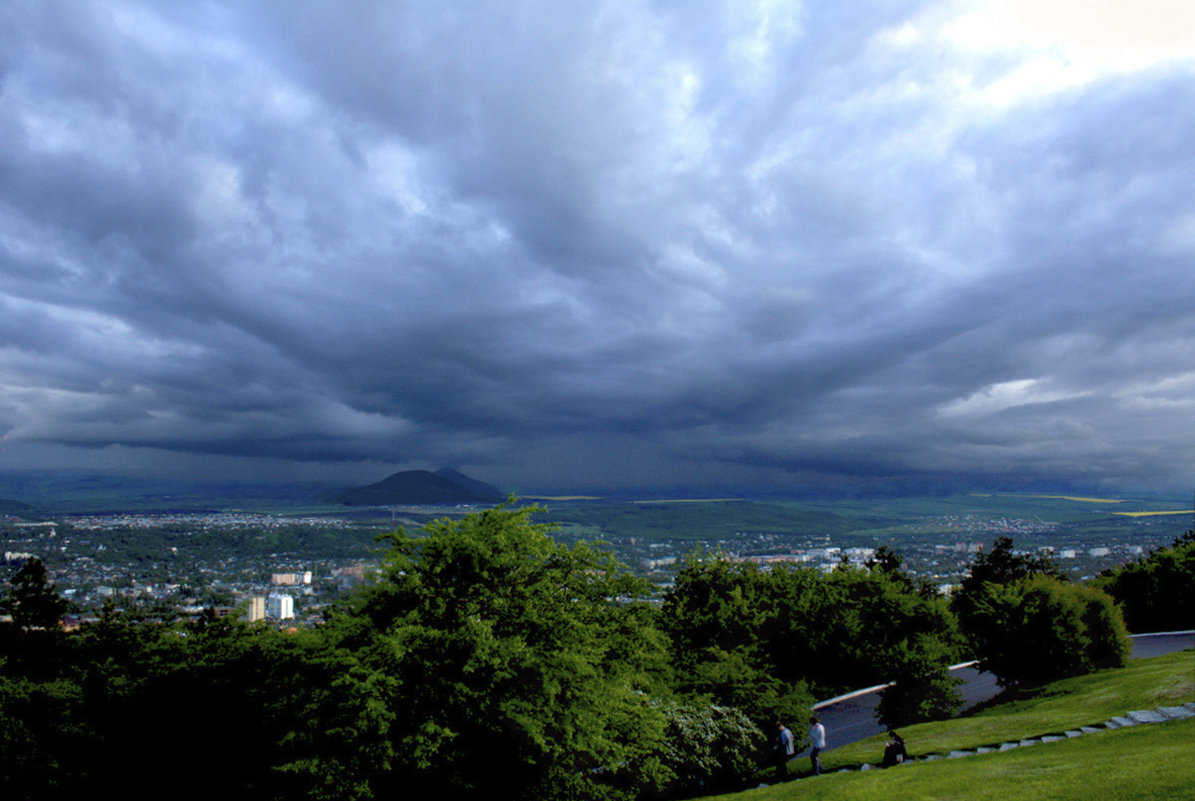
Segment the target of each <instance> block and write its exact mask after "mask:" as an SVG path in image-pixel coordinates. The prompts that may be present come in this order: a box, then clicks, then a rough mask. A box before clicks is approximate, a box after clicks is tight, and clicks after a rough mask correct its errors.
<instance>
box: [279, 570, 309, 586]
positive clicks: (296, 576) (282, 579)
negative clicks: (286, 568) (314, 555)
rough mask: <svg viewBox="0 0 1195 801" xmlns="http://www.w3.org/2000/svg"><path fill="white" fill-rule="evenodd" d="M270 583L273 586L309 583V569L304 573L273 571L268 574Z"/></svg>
mask: <svg viewBox="0 0 1195 801" xmlns="http://www.w3.org/2000/svg"><path fill="white" fill-rule="evenodd" d="M270 583H271V584H273V585H274V586H275V587H293V586H295V585H297V584H310V583H311V571H310V570H308V571H306V572H304V573H275V574H273V575H272V576H270Z"/></svg>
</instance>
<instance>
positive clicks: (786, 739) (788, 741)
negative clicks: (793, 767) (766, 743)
mask: <svg viewBox="0 0 1195 801" xmlns="http://www.w3.org/2000/svg"><path fill="white" fill-rule="evenodd" d="M774 751H775V754H776V775H777V778H779V779H780V780H781V781H783V780H784V779H787V778H788V761H789V760H790V759H792V758H793V757H794V756H795V755H796V753H797V743H796V740H794V739H793V733H792V732H791V731H789V730H788V727H787V726H785V725H784V724H783V723H777V724H776V742H775V744H774Z"/></svg>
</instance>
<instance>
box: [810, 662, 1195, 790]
mask: <svg viewBox="0 0 1195 801" xmlns="http://www.w3.org/2000/svg"><path fill="white" fill-rule="evenodd" d="M1184 701H1195V651H1182V652H1180V653H1176V654H1168V655H1167V656H1160V657H1156V658H1154V659H1135V660H1133V661H1131V662H1130V663H1129V664H1128V666H1127V667H1123V668H1118V669H1116V670H1103V671H1100V672H1098V673H1091V674H1088V675H1086V676H1077V677H1075V678H1073V679H1064V680H1063V681H1058V682H1054V683H1053V684H1048V685H1046V686H1044V687H1041V688H1040V689H1038V690H1036V691H1034V692H1032V693H1031V694H1029V695H1028V697H1026V698H1023V699H1021V700H1018V701H1013V702H1011V703H1007V704H1001V705H1000V706H996V707H992V708H990V709H987V710H985V711H983V712H981V713H979V714H976V715H973V716H969V717H961V718H955V719H953V720H945V721H938V722H935V723H922V724H920V725H917V726H909V727H907V728H904V729H901V735H902V736H903V737H904V738H905V743H906V744H907V747H908V749H909V753H911V754H913V755H919V754H943V753H948V752H950V751H952V750H961V749H966V748H976V747H978V746H981V745H998V744H999V743H1003V742H1008V741H1009V740H1018V739H1021V738H1023V737H1037V736H1040V735H1043V734H1061V733H1062V732H1064V731H1066V730H1067V729H1076V728H1078V727H1080V726H1090V725H1094V724H1097V723H1103V722H1104V721H1106V720H1107V719H1108V718H1110V717H1112V716H1114V715H1123V714H1124V713H1125V712H1127V711H1129V710H1132V709H1156V708H1157V707H1159V706H1173V705H1175V704H1180V703H1182V702H1184ZM829 734H830V735H831V736H833V732H830V733H829ZM886 739H887V738H886V737H885V736H884V735H876V736H875V737H871V738H869V739H867V740H862V741H860V742H857V743H852V744H851V745H847V746H843V747H842V748H835V749H832V750H830V751H827V752H826V753H825V754H824V759H823V760H822V761H823V764H824V765H825V766H826V767H827V768H828V769H830V770H836V769H838V768H840V767H843V766H845V765H859V764H862V763H864V762H873V763H874V762H878V761H879V759H880V756H881V755H882V754H883V751H884V742H885V741H886ZM803 767H804V766H802V768H803Z"/></svg>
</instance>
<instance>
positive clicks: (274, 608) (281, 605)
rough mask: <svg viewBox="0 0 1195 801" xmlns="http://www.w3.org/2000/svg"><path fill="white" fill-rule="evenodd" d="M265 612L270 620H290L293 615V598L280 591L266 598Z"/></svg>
mask: <svg viewBox="0 0 1195 801" xmlns="http://www.w3.org/2000/svg"><path fill="white" fill-rule="evenodd" d="M266 614H267V615H268V616H269V618H270V620H290V619H291V618H293V617H294V616H295V599H294V598H292V597H290V596H289V595H282V594H280V593H274V594H271V595H270V596H269V597H268V598H266Z"/></svg>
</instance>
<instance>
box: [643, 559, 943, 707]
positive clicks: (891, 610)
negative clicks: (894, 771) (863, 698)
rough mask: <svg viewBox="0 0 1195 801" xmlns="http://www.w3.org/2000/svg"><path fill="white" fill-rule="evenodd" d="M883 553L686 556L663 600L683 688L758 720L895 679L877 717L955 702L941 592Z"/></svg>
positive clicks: (666, 625)
mask: <svg viewBox="0 0 1195 801" xmlns="http://www.w3.org/2000/svg"><path fill="white" fill-rule="evenodd" d="M899 567H900V561H899V557H896V556H895V555H894V554H891V555H890V554H888V553H887V552H886V553H885V554H882V555H881V558H880V559H878V560H876V561H875V563H874V564H873V565H872V567H871V569H868V570H863V569H859V568H851V567H842V568H839V569H837V570H835V571H833V572H831V573H830V574H823V573H821V572H819V571H817V570H811V569H807V568H800V567H788V566H777V567H774V568H773V569H772V570H770V571H763V570H760V569H759V568H757V567H755V566H754V565H750V564H743V563H736V562H732V561H731V560H729V559H726V558H724V557H712V558H706V559H696V558H694V559H691V560H690V562H689V563H688V564H686V565H685V566H684V567H683V568H682V570H681V571H680V572H679V574H678V576H677V581H676V586H675V588H674V589H673V590H671V591H670V592H669V594H668V596H667V598H666V600H665V602H664V608H663V615H662V619H663V621H664V626H665V629H666V630H667V631H668V632H669V634H670V635H671V637H672V643H673V652H674V660H675V661H676V665H677V672H678V682H679V683H680V685H681V687H682V689H685V690H688V691H690V692H704V693H706V694H708V695H710V696H711V697H712V698H714V699H715V700H716V701H718V702H719V703H723V704H727V705H732V706H739V707H741V708H743V709H745V710H746V711H747V712H748V713H749V714H751V715H752V717H753V718H754V719H755V720H756V722H757V723H758V724H759V725H760V727H761V728H765V727H768V726H770V725H771V724H772V723H773V722H774V721H776V720H793V719H797V718H803V717H804V715H803V709H802V707H804V708H806V709H807V708H808V705H809V703H810V702H811V695H810V688H811V690H812V691H813V692H817V693H818V694H819V695H822V696H827V695H832V694H834V693H836V692H838V691H841V690H844V689H849V688H851V687H858V686H863V685H867V684H875V683H877V682H881V681H895V682H896V683H895V684H894V686H893V687H892V688H890V689H889V690H888V691H886V699H887V703H886V704H885V705H883V706H882V711H883V713H884V719H885V721H886V722H890V723H894V724H896V723H899V724H902V725H903V724H904V723H906V722H910V721H912V720H919V719H924V718H927V717H932V716H940V715H947V714H949V713H950V712H951V711H953V710H954V709H955V708H957V706H958V698H957V695H956V694H955V691H954V685H955V683H956V682H954V681H953V680H951V679H950V678H949V677H948V675H947V672H946V668H947V667H948V665H949V664H950V661H951V659H953V658H954V657H955V656H956V647H957V642H958V635H957V630H956V627H955V624H954V618H953V616H952V615H951V614H950V611H949V609H948V608H947V605H946V603H945V601H944V600H943V599H941V598H939V597H937V596H936V595H935V594H934V593H932V592H926V590H925V588H923V587H920V586H919V585H917V584H916V583H915V582H913V581H912V580H911V579H909V577H908V576H907V575H906V574H905V573H904V572H903V571H901V570H900V569H899Z"/></svg>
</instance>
